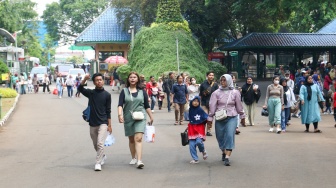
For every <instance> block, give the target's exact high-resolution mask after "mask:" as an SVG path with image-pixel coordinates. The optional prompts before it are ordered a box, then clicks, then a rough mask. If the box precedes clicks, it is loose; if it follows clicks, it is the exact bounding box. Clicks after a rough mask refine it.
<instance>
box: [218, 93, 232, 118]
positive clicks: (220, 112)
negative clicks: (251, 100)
mask: <svg viewBox="0 0 336 188" xmlns="http://www.w3.org/2000/svg"><path fill="white" fill-rule="evenodd" d="M231 93H232V91H231V92H230V94H229V98H228V99H227V101H226V106H225V109H224V108H223V109H220V110H218V111H217V112H216V113H215V116H216V120H217V121H221V120H224V119H226V118H227V114H226V108H227V105H228V102H229V99H230V96H231Z"/></svg>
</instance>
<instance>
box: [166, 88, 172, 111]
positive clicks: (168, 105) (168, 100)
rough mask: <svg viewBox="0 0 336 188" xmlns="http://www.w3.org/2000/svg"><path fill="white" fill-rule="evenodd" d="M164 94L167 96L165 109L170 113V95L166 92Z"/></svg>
mask: <svg viewBox="0 0 336 188" xmlns="http://www.w3.org/2000/svg"><path fill="white" fill-rule="evenodd" d="M166 94H167V108H168V112H170V111H171V109H170V93H169V92H167V93H166Z"/></svg>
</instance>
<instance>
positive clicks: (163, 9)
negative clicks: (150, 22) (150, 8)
mask: <svg viewBox="0 0 336 188" xmlns="http://www.w3.org/2000/svg"><path fill="white" fill-rule="evenodd" d="M156 22H157V23H169V22H183V18H182V15H181V10H180V4H179V2H178V1H177V0H160V2H159V6H158V10H157V15H156Z"/></svg>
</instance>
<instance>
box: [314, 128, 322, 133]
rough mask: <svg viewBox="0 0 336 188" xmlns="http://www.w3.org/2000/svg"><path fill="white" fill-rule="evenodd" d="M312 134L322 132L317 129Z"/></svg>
mask: <svg viewBox="0 0 336 188" xmlns="http://www.w3.org/2000/svg"><path fill="white" fill-rule="evenodd" d="M314 133H322V131H321V130H319V129H317V130H315V131H314Z"/></svg>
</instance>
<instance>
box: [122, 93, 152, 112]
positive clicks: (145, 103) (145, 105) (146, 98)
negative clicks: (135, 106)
mask: <svg viewBox="0 0 336 188" xmlns="http://www.w3.org/2000/svg"><path fill="white" fill-rule="evenodd" d="M142 91H143V95H144V107H145V109H148V108H150V106H149V102H148V95H147V92H146V91H145V90H142ZM128 92H129V91H128ZM138 93H139V90H138V91H137V92H135V93H132V96H133V97H137V96H138ZM124 103H125V92H124V90H121V92H120V95H119V103H118V106H121V107H123V106H124Z"/></svg>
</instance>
